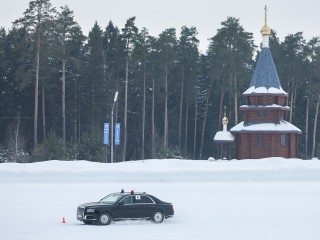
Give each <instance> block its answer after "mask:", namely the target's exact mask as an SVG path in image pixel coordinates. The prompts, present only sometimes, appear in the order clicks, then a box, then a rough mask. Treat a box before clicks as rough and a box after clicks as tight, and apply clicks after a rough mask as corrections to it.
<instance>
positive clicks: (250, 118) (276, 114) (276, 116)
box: [243, 109, 280, 123]
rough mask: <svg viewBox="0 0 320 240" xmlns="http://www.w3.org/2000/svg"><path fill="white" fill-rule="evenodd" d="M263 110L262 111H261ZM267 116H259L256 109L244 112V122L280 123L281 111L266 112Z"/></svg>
mask: <svg viewBox="0 0 320 240" xmlns="http://www.w3.org/2000/svg"><path fill="white" fill-rule="evenodd" d="M261 110H262V109H261ZM264 111H265V116H264V117H262V116H259V111H257V110H256V109H252V110H247V111H244V114H243V117H244V119H243V120H244V122H274V123H279V120H280V111H279V110H264Z"/></svg>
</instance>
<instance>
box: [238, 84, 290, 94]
mask: <svg viewBox="0 0 320 240" xmlns="http://www.w3.org/2000/svg"><path fill="white" fill-rule="evenodd" d="M243 94H244V95H246V94H284V95H288V94H287V93H286V92H285V91H284V90H283V89H282V87H280V88H274V87H271V88H266V87H258V88H255V87H254V86H252V87H249V88H248V89H247V90H246V91H245V92H244V93H243Z"/></svg>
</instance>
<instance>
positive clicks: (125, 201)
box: [120, 196, 133, 205]
mask: <svg viewBox="0 0 320 240" xmlns="http://www.w3.org/2000/svg"><path fill="white" fill-rule="evenodd" d="M132 200H133V197H132V196H127V197H124V198H123V199H122V200H121V201H120V202H123V203H124V205H128V204H132Z"/></svg>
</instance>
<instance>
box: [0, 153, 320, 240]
mask: <svg viewBox="0 0 320 240" xmlns="http://www.w3.org/2000/svg"><path fill="white" fill-rule="evenodd" d="M121 188H124V189H125V190H127V191H130V190H131V189H133V190H135V191H145V192H148V193H150V194H153V195H155V196H157V197H159V198H160V199H162V200H164V201H168V202H172V203H173V205H174V209H175V216H174V217H173V218H171V219H167V220H166V221H165V222H163V223H162V224H153V223H151V222H149V221H125V222H115V223H112V224H111V225H109V226H96V225H84V224H82V223H81V222H79V221H77V220H76V208H77V206H78V205H79V204H81V203H85V202H92V201H97V200H99V199H101V198H102V197H104V196H105V195H107V194H108V193H110V192H116V191H120V189H121ZM0 208H1V210H0V213H1V214H0V239H3V240H44V239H45V240H82V239H83V240H84V239H86V240H87V239H94V240H100V239H101V240H102V239H103V240H106V239H121V240H122V239H130V240H135V239H137V240H138V239H139V240H140V239H152V240H158V239H159V240H160V239H161V240H163V239H183V240H189V239H190V240H191V239H192V240H195V239H197V240H199V239H201V240H202V239H210V240H212V239H217V240H222V239H223V240H233V239H235V240H251V239H252V240H271V239H272V240H302V239H307V240H319V239H320V161H318V160H308V161H304V160H299V159H283V158H270V159H260V160H243V161H236V160H232V161H222V160H219V161H193V160H169V159H168V160H145V161H135V162H125V163H114V164H104V163H93V162H87V161H71V162H67V161H47V162H40V163H32V164H17V163H3V164H0ZM63 217H64V218H65V220H66V223H65V224H62V223H61V221H62V218H63Z"/></svg>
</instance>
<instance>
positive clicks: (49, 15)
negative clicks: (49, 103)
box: [14, 0, 55, 148]
mask: <svg viewBox="0 0 320 240" xmlns="http://www.w3.org/2000/svg"><path fill="white" fill-rule="evenodd" d="M54 13H55V8H53V7H52V6H51V3H50V1H49V0H36V1H31V2H30V3H29V8H28V9H27V10H26V11H25V12H24V16H23V17H22V18H20V19H18V20H16V21H15V22H14V24H15V26H20V27H22V28H24V29H26V31H27V32H28V33H29V34H30V35H31V36H32V38H33V41H34V45H35V63H33V64H34V66H35V72H36V74H35V93H34V136H33V138H34V148H36V147H37V144H38V105H39V104H38V97H39V88H38V87H39V75H40V50H41V39H42V38H43V36H44V35H45V34H46V32H47V31H48V30H49V29H48V28H49V26H50V23H51V22H52V19H53V15H54ZM43 107H44V106H43Z"/></svg>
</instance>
